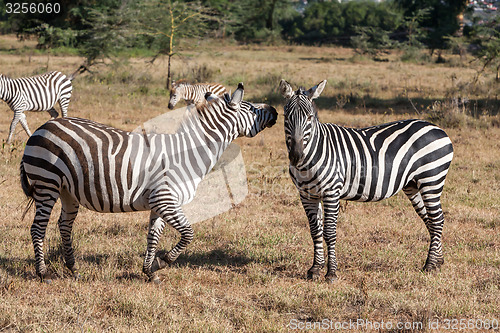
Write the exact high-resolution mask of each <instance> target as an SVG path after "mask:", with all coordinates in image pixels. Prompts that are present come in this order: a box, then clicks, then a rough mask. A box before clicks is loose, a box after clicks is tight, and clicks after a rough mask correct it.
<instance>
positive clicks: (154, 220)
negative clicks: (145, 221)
mask: <svg viewBox="0 0 500 333" xmlns="http://www.w3.org/2000/svg"><path fill="white" fill-rule="evenodd" d="M164 228H165V221H163V219H162V218H161V217H159V216H158V215H157V214H155V213H154V212H151V214H150V216H149V231H148V247H147V250H146V257H145V258H144V264H143V266H142V271H143V272H144V274H146V275H147V276H148V279H149V281H153V282H155V283H159V282H160V280H159V278H158V276H157V275H156V273H155V272H156V271H157V270H159V269H161V268H164V267H165V266H166V263H165V262H163V260H161V259H160V258H157V259H158V260H160V261H159V262H157V263H156V264H155V267H153V260H155V255H156V247H157V246H158V241H159V239H160V236H161V234H162V233H163V229H164ZM155 262H156V260H155Z"/></svg>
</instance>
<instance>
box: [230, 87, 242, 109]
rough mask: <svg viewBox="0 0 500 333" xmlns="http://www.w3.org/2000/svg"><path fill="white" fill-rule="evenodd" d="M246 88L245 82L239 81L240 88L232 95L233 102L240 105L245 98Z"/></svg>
mask: <svg viewBox="0 0 500 333" xmlns="http://www.w3.org/2000/svg"><path fill="white" fill-rule="evenodd" d="M244 90H245V88H244V87H243V82H240V83H238V89H236V91H235V92H234V94H233V96H231V104H232V105H239V104H240V103H241V101H242V100H243V95H244Z"/></svg>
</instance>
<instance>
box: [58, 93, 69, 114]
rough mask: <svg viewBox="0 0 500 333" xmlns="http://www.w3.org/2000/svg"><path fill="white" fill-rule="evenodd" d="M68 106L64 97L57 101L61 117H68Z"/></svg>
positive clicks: (67, 100)
mask: <svg viewBox="0 0 500 333" xmlns="http://www.w3.org/2000/svg"><path fill="white" fill-rule="evenodd" d="M68 105H69V98H66V97H61V99H60V100H59V106H60V107H61V117H63V118H64V117H66V116H67V115H68Z"/></svg>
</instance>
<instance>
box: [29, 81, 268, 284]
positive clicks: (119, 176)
mask: <svg viewBox="0 0 500 333" xmlns="http://www.w3.org/2000/svg"><path fill="white" fill-rule="evenodd" d="M242 99H243V84H241V83H240V85H239V86H238V89H237V90H236V91H235V93H234V94H233V96H232V98H231V97H229V95H227V94H226V95H225V96H224V97H223V98H218V97H216V96H214V95H211V96H207V102H206V103H205V104H201V105H198V106H197V108H195V111H189V112H190V114H188V115H187V117H185V119H184V120H183V123H182V125H181V126H180V128H179V129H178V131H177V132H176V133H175V134H145V133H143V134H140V133H131V132H125V131H121V130H119V129H116V128H112V127H109V126H106V125H102V124H98V123H95V122H93V121H90V120H84V119H78V118H58V119H55V120H51V121H48V122H47V123H46V124H44V125H42V126H41V127H40V128H39V129H37V130H36V132H35V133H34V134H33V135H32V136H31V137H30V138H29V140H28V142H27V144H26V148H25V151H24V155H23V158H22V161H21V165H20V170H21V184H22V188H23V191H24V192H25V193H26V195H28V196H29V197H31V198H33V199H34V202H35V208H36V212H35V219H34V221H33V225H32V227H31V237H32V240H33V245H34V250H35V265H36V272H37V274H38V275H39V276H40V278H41V279H42V280H43V279H44V278H46V277H47V269H46V266H45V262H44V255H43V239H44V236H45V230H46V227H47V223H48V222H49V217H50V213H51V210H52V207H53V206H54V204H55V203H56V201H57V199H58V198H61V204H62V208H61V216H60V218H59V230H60V233H61V237H62V242H63V248H64V257H65V261H66V266H67V267H68V268H69V269H70V270H71V271H72V273H73V274H74V276H75V277H77V276H78V273H77V271H76V268H75V258H74V254H73V247H72V243H71V230H72V225H73V221H74V219H75V217H76V215H77V212H78V207H79V206H80V205H82V206H84V207H86V208H88V209H91V210H94V211H98V212H130V211H142V210H151V215H150V221H149V232H148V236H147V252H146V257H145V260H144V265H143V272H144V273H145V274H146V275H147V276H148V278H149V279H150V280H152V281H154V282H159V279H158V276H157V275H156V271H157V270H159V269H161V268H163V267H165V266H166V265H167V264H170V263H172V262H174V261H175V260H176V259H177V257H178V256H179V254H180V253H181V251H183V250H184V249H185V248H186V246H187V245H188V244H189V243H190V242H191V240H192V239H193V229H192V228H191V225H190V223H189V221H188V220H187V219H186V217H185V216H184V213H183V211H182V208H181V206H182V205H184V204H186V203H188V202H190V201H191V200H192V199H193V197H194V195H195V191H196V188H197V186H198V184H199V183H200V182H201V180H202V178H203V177H204V176H205V175H206V174H208V172H210V170H211V169H212V168H213V167H214V165H215V163H216V162H217V160H218V159H219V158H220V157H221V155H222V153H223V151H224V149H226V148H227V147H228V145H229V144H230V143H231V141H232V140H234V139H235V138H237V137H239V136H247V137H253V136H255V135H257V133H259V132H260V131H262V130H263V129H264V128H266V127H271V126H273V125H274V124H275V122H276V119H277V113H276V110H275V109H274V108H273V107H270V106H268V105H261V107H260V108H255V107H254V106H253V105H252V104H250V103H248V102H245V101H242ZM165 223H167V224H169V225H171V226H172V227H174V228H175V229H176V230H177V231H179V233H180V234H181V239H180V241H179V243H178V244H177V245H175V246H174V247H173V249H172V250H170V251H169V252H168V253H167V254H166V255H165V256H162V257H159V256H158V257H156V258H155V253H156V247H157V244H158V240H159V238H160V236H161V234H162V232H163V229H164V227H165Z"/></svg>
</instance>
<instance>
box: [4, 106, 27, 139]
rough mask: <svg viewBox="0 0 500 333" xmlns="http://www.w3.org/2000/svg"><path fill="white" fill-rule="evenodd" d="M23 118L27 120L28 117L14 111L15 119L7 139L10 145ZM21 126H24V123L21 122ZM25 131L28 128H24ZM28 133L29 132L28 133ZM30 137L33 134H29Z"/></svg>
mask: <svg viewBox="0 0 500 333" xmlns="http://www.w3.org/2000/svg"><path fill="white" fill-rule="evenodd" d="M22 117H24V118H26V116H25V115H24V113H23V112H22V111H14V118H13V119H12V122H11V123H10V128H9V137H8V138H7V143H8V144H10V143H11V141H12V136H13V135H14V130H15V129H16V126H17V123H18V122H19V121H20V120H21V118H22ZM24 121H26V120H24ZM21 124H22V122H21ZM26 126H27V125H26ZM23 128H24V125H23ZM24 130H25V131H26V128H24ZM28 131H29V129H28ZM26 133H28V132H26ZM29 136H31V133H30V134H29Z"/></svg>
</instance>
